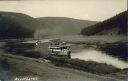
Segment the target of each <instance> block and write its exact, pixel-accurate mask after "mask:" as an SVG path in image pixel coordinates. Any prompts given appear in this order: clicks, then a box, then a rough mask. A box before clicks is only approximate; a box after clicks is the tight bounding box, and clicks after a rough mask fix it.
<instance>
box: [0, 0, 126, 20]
mask: <svg viewBox="0 0 128 81" xmlns="http://www.w3.org/2000/svg"><path fill="white" fill-rule="evenodd" d="M125 10H127V0H15V1H12V0H11V1H7V0H3V1H2V0H0V11H8V12H19V13H24V14H27V15H30V16H32V17H35V18H37V17H70V18H75V19H82V20H92V21H103V20H105V19H108V18H110V17H112V16H115V15H116V14H119V13H120V12H123V11H125Z"/></svg>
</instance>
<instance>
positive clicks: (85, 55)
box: [71, 49, 128, 69]
mask: <svg viewBox="0 0 128 81" xmlns="http://www.w3.org/2000/svg"><path fill="white" fill-rule="evenodd" d="M71 57H72V58H78V59H81V60H85V61H89V60H90V61H96V62H99V63H106V64H110V65H113V66H115V67H117V68H121V69H123V68H128V62H125V61H122V60H120V59H119V58H116V57H112V56H110V55H108V54H106V53H103V52H101V51H98V50H95V49H86V50H83V51H81V52H77V53H72V54H71Z"/></svg>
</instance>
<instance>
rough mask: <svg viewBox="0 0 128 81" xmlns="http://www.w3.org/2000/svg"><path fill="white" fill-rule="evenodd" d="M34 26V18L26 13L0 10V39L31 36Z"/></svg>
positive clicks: (35, 24) (35, 23)
mask: <svg viewBox="0 0 128 81" xmlns="http://www.w3.org/2000/svg"><path fill="white" fill-rule="evenodd" d="M36 26H37V22H36V20H35V19H34V18H32V17H30V16H28V15H25V14H21V13H14V12H0V39H8V38H23V37H32V36H33V34H34V29H35V27H36Z"/></svg>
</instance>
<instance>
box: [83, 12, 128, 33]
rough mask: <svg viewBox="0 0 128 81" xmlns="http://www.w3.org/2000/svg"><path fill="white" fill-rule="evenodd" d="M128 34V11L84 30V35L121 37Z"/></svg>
mask: <svg viewBox="0 0 128 81" xmlns="http://www.w3.org/2000/svg"><path fill="white" fill-rule="evenodd" d="M126 33H127V11H124V12H122V13H120V14H118V15H116V16H114V17H111V18H110V19H107V20H105V21H103V22H100V23H97V24H95V25H92V26H88V27H86V26H85V28H83V29H82V31H81V34H82V35H107V34H109V35H120V34H123V35H124V34H125V35H126Z"/></svg>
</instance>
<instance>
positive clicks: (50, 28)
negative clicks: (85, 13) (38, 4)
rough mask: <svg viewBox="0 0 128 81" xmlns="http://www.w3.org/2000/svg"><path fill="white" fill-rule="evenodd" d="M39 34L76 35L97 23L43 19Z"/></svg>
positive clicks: (60, 18)
mask: <svg viewBox="0 0 128 81" xmlns="http://www.w3.org/2000/svg"><path fill="white" fill-rule="evenodd" d="M36 20H38V22H39V23H40V25H41V26H40V27H41V28H40V29H39V32H41V34H47V35H58V34H59V35H74V34H80V31H81V29H82V28H84V27H87V26H90V25H94V24H96V23H97V22H96V21H88V20H79V19H73V18H66V17H41V18H37V19H36Z"/></svg>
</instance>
